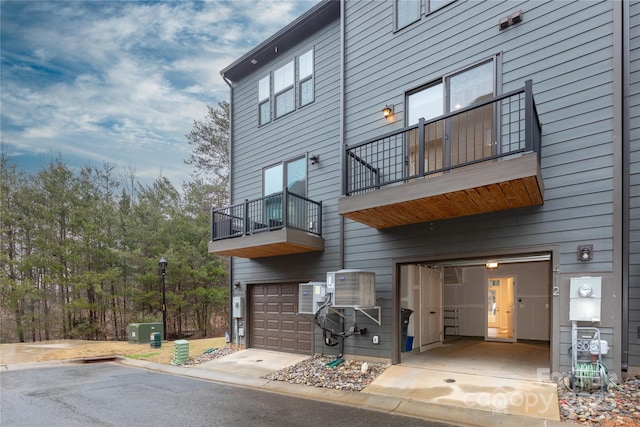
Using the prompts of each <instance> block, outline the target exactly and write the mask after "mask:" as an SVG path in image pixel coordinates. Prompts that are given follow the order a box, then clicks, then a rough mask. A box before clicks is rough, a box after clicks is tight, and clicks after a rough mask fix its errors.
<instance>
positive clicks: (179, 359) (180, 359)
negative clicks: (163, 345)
mask: <svg viewBox="0 0 640 427" xmlns="http://www.w3.org/2000/svg"><path fill="white" fill-rule="evenodd" d="M187 360H189V341H187V340H177V341H175V342H174V343H173V360H172V361H171V364H172V365H182V364H184V363H185V362H186V361H187Z"/></svg>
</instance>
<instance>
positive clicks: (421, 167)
mask: <svg viewBox="0 0 640 427" xmlns="http://www.w3.org/2000/svg"><path fill="white" fill-rule="evenodd" d="M417 142H418V156H420V157H419V158H418V174H419V176H421V177H423V176H424V117H420V119H419V120H418V141H417Z"/></svg>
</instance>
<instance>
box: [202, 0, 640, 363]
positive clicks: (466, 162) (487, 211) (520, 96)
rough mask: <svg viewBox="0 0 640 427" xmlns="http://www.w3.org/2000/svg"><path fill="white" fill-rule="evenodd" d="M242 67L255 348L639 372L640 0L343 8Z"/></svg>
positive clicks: (239, 81) (292, 31)
mask: <svg viewBox="0 0 640 427" xmlns="http://www.w3.org/2000/svg"><path fill="white" fill-rule="evenodd" d="M221 74H222V76H223V78H224V79H225V81H227V83H228V84H229V86H230V88H231V141H232V147H231V148H232V150H231V164H232V169H231V197H232V200H231V203H232V204H231V205H230V206H225V207H215V208H214V209H213V212H212V234H211V242H210V243H209V252H210V253H214V254H218V255H222V256H230V257H231V262H230V266H231V280H230V289H231V293H232V296H233V298H232V303H231V317H232V318H231V319H230V320H231V325H232V327H231V335H232V339H233V341H234V342H237V343H239V344H241V345H244V346H247V347H255V348H262V349H270V350H277V351H285V352H295V353H302V354H309V355H311V354H314V353H322V354H329V355H336V356H338V355H341V356H342V355H344V356H345V357H357V358H369V359H372V360H376V359H384V360H389V361H391V362H392V363H406V362H407V361H409V360H414V359H415V358H421V359H422V360H423V361H424V363H427V364H428V363H429V357H430V356H429V355H430V354H435V353H433V352H437V351H439V350H440V349H442V348H443V347H447V348H450V349H453V350H450V351H451V354H450V357H451V358H454V359H455V358H459V360H458V361H457V363H461V364H464V363H465V354H468V352H469V349H473V348H474V347H473V346H474V345H480V344H482V345H483V346H484V347H483V348H484V349H486V348H491V349H492V351H497V354H498V355H499V357H500V359H501V360H503V361H511V362H514V363H517V362H518V358H519V357H520V356H519V355H520V354H522V353H521V351H522V348H519V347H522V346H524V347H523V348H524V351H525V352H528V353H531V352H535V353H536V354H537V355H539V356H538V357H539V358H538V359H537V361H536V362H534V365H535V367H536V368H537V369H542V370H543V372H547V371H548V372H549V373H557V372H567V371H570V370H571V368H572V366H573V364H574V363H575V360H574V355H573V354H572V349H573V348H575V347H574V344H575V341H576V339H577V340H580V339H582V338H584V337H585V336H586V335H585V334H587V335H588V336H590V337H591V338H590V340H591V341H589V342H590V343H593V342H596V345H595V348H596V351H595V352H594V351H593V348H592V356H593V357H597V358H599V359H601V360H602V362H603V363H604V364H605V365H606V366H607V367H608V368H609V369H610V370H611V371H612V372H616V373H618V374H620V373H621V372H623V371H628V370H634V369H635V370H637V369H638V367H639V366H640V256H639V254H640V120H638V119H639V116H640V3H638V2H617V1H616V2H612V1H593V2H591V1H590V2H557V1H534V2H531V1H513V0H511V1H496V2H478V1H463V0H407V1H398V0H396V1H351V0H343V1H322V2H320V3H318V4H317V5H316V6H315V7H313V8H312V9H310V10H309V11H308V12H307V13H305V14H304V15H303V16H301V17H300V18H298V19H297V20H295V21H294V22H292V23H291V24H289V25H288V26H287V27H285V28H283V29H282V30H281V31H279V32H278V33H277V34H274V35H273V36H272V37H270V38H269V39H267V40H265V41H264V42H263V43H261V44H260V45H259V46H257V47H255V48H254V49H253V50H251V51H250V52H248V53H247V54H246V55H244V56H243V57H241V58H240V59H238V60H237V61H235V62H234V63H233V64H231V65H229V66H228V67H227V68H225V69H224V70H222V72H221ZM328 273H331V274H328ZM373 275H374V276H373ZM372 276H373V279H372ZM345 283H350V284H349V286H351V287H352V288H350V289H349V294H348V295H340V292H341V291H340V290H339V289H346V288H345V287H344V286H346V285H344V284H345ZM583 291H584V292H583ZM327 294H332V296H327ZM332 298H334V299H333V300H332ZM350 298H353V300H350ZM585 304H586V305H585ZM576 337H577V338H576ZM581 337H582V338H581ZM460 343H465V344H464V346H463V347H457V346H459V345H460ZM458 348H459V349H460V350H456V349H458ZM463 348H465V349H466V351H463V350H462V349H463ZM478 351H481V350H478Z"/></svg>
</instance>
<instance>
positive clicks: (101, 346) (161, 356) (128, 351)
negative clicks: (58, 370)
mask: <svg viewBox="0 0 640 427" xmlns="http://www.w3.org/2000/svg"><path fill="white" fill-rule="evenodd" d="M188 341H189V357H190V358H195V357H198V356H201V355H202V354H203V353H204V352H205V351H206V350H208V349H211V348H220V347H224V346H225V345H226V340H225V338H224V337H219V338H203V339H195V340H188ZM149 350H150V344H133V343H128V342H126V341H96V342H82V344H81V345H78V346H75V347H73V348H66V349H58V350H53V351H50V352H46V353H44V354H41V355H39V356H37V357H36V360H37V361H38V362H42V361H46V360H64V359H77V358H83V357H101V356H116V355H125V357H128V358H130V359H137V360H147V361H149V362H154V363H162V364H164V365H170V364H171V360H173V356H174V345H173V342H172V341H163V342H162V346H161V348H159V349H154V351H153V352H151V351H149Z"/></svg>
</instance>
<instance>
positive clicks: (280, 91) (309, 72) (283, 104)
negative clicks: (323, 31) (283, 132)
mask: <svg viewBox="0 0 640 427" xmlns="http://www.w3.org/2000/svg"><path fill="white" fill-rule="evenodd" d="M296 93H297V97H296ZM314 99H315V75H314V52H313V49H311V50H309V51H307V52H305V53H303V54H302V55H300V56H298V57H297V58H295V59H293V60H291V61H290V62H287V63H286V64H284V65H283V66H282V67H280V68H278V69H277V70H275V71H273V72H272V73H271V74H269V75H268V76H265V77H263V78H262V79H260V80H259V82H258V125H259V126H262V125H264V124H267V123H269V122H270V121H271V120H272V119H277V118H279V117H282V116H284V115H285V114H288V113H290V112H292V111H294V110H295V109H296V108H299V107H303V106H305V105H307V104H310V103H311V102H313V101H314ZM272 105H273V108H272V107H271V106H272ZM272 110H273V111H272Z"/></svg>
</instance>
